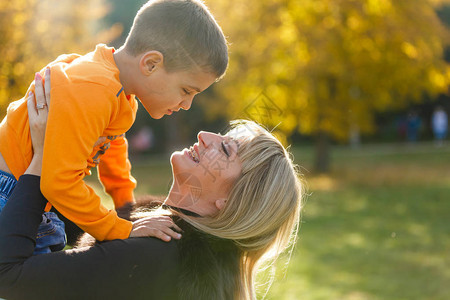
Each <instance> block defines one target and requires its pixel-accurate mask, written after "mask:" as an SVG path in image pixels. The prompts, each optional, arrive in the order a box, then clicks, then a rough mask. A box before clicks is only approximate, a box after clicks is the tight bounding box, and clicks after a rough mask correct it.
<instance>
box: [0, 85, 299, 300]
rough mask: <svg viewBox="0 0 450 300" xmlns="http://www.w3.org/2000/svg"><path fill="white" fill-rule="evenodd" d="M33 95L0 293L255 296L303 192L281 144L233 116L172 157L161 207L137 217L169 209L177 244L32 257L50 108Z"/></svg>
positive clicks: (134, 243) (0, 251)
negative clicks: (258, 276)
mask: <svg viewBox="0 0 450 300" xmlns="http://www.w3.org/2000/svg"><path fill="white" fill-rule="evenodd" d="M36 88H39V89H43V88H42V86H39V87H36ZM38 95H39V96H37V99H36V102H37V106H38V107H39V108H40V109H39V110H37V109H36V104H35V102H34V100H33V98H32V97H30V99H28V111H29V119H30V129H31V136H32V141H33V149H34V157H33V160H32V162H31V164H30V166H29V167H28V169H27V171H26V173H25V174H24V175H23V176H22V177H21V178H20V180H19V182H18V184H17V186H16V188H15V190H14V192H13V195H12V196H11V198H10V200H9V201H8V203H7V204H6V206H5V208H4V210H3V212H2V214H1V215H0V297H3V298H6V299H41V298H42V299H44V298H45V299H53V298H55V299H56V298H59V299H100V298H102V299H254V298H256V296H255V291H254V281H255V273H256V271H257V269H258V266H260V265H261V264H262V263H263V262H266V261H267V260H272V261H273V260H275V259H276V258H277V256H278V255H279V254H280V253H281V252H282V251H283V250H285V248H286V247H288V246H289V245H291V246H293V244H294V242H295V238H296V234H297V229H298V221H299V214H300V204H301V195H302V188H301V184H300V181H299V179H298V177H297V173H296V171H295V168H294V165H293V164H292V162H291V160H290V158H289V156H288V153H287V152H286V150H285V149H284V148H283V146H282V145H281V144H280V143H279V141H278V140H276V139H275V138H274V137H273V136H272V135H271V134H270V133H268V132H267V131H265V130H264V129H262V128H261V127H259V126H257V125H256V124H255V123H252V122H240V123H236V124H235V125H234V129H232V130H231V131H230V132H229V133H228V134H227V135H225V136H221V135H217V134H213V133H208V132H200V133H199V134H198V143H196V144H195V145H194V146H193V147H191V148H190V149H184V150H183V151H180V152H175V153H173V154H172V156H171V165H172V171H173V179H174V181H173V182H174V183H173V185H172V187H171V189H170V191H169V195H168V196H167V199H166V200H165V205H164V206H163V207H160V208H158V209H154V210H151V211H141V212H138V213H137V214H135V219H138V220H139V219H140V218H143V217H146V216H149V215H155V214H156V215H161V216H162V215H170V216H171V217H172V218H173V219H174V221H175V224H176V225H177V226H179V227H180V228H181V229H182V230H183V237H182V238H181V239H180V240H175V239H172V240H171V241H170V242H168V243H167V242H163V241H161V240H158V239H155V238H130V239H127V240H114V241H108V242H104V243H97V244H95V245H92V246H87V247H82V248H78V249H73V250H67V251H60V252H53V253H48V254H42V255H38V256H32V253H33V251H34V243H35V237H36V231H37V228H38V225H39V223H40V222H41V215H42V212H43V210H44V207H45V204H46V200H45V198H44V197H43V196H42V194H41V193H40V190H39V182H40V178H39V175H40V171H41V170H40V168H41V163H42V155H43V150H42V149H43V140H44V131H45V121H46V114H47V107H48V105H47V106H45V105H43V104H45V102H46V99H45V96H44V95H45V93H44V92H42V93H38ZM48 100H49V99H48ZM12 224H14V225H12Z"/></svg>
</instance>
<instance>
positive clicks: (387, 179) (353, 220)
mask: <svg viewBox="0 0 450 300" xmlns="http://www.w3.org/2000/svg"><path fill="white" fill-rule="evenodd" d="M295 152H296V153H297V155H296V157H299V158H300V159H301V158H302V154H303V153H302V149H301V147H300V148H298V147H297V148H295ZM303 156H305V157H306V158H307V159H308V158H309V159H310V157H311V156H310V155H309V156H308V155H307V153H306V155H303ZM297 162H298V163H302V162H301V161H297ZM333 163H334V164H333V171H332V172H331V174H330V175H328V176H314V175H308V174H306V177H307V180H308V182H309V193H310V196H309V197H308V198H307V200H306V203H305V206H304V210H303V217H302V225H301V229H300V234H299V242H298V245H297V247H296V249H295V250H294V254H293V255H292V258H291V260H290V264H289V266H288V268H287V272H286V271H284V272H283V271H282V270H283V264H282V263H280V264H279V269H280V270H281V272H279V273H278V275H277V277H276V280H275V282H274V284H273V286H272V288H271V290H270V292H269V295H268V297H267V298H268V299H277V300H278V299H305V300H313V299H314V300H315V299H348V300H359V299H361V300H362V299H383V300H388V299H392V300H394V299H395V300H399V299H417V300H419V299H420V300H424V299H436V300H437V299H442V300H443V299H450V255H449V251H450V149H449V148H434V147H433V146H432V145H420V146H417V147H416V148H415V147H414V146H397V147H395V146H394V147H393V146H372V147H364V148H361V149H359V150H352V149H348V148H338V149H336V151H334V155H333ZM308 164H310V160H309V161H308V162H306V161H305V165H308ZM284 269H286V268H284Z"/></svg>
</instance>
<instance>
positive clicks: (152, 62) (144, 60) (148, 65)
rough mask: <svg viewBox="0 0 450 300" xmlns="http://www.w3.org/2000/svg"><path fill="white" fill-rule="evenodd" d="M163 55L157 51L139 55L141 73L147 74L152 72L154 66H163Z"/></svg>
mask: <svg viewBox="0 0 450 300" xmlns="http://www.w3.org/2000/svg"><path fill="white" fill-rule="evenodd" d="M163 60H164V55H163V54H162V53H161V52H159V51H148V52H145V53H144V54H143V55H142V56H141V60H140V61H139V69H140V70H141V73H142V74H143V75H145V76H148V75H150V74H152V73H153V72H154V70H155V69H156V67H162V66H163Z"/></svg>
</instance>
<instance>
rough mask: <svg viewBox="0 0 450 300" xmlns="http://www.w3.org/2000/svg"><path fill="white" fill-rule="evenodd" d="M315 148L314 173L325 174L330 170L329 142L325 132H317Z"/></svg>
mask: <svg viewBox="0 0 450 300" xmlns="http://www.w3.org/2000/svg"><path fill="white" fill-rule="evenodd" d="M315 148H316V149H315V162H314V171H315V172H317V173H327V172H328V171H329V170H330V142H329V138H328V135H327V133H326V132H324V131H319V132H318V134H317V136H316V144H315Z"/></svg>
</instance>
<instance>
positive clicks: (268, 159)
mask: <svg viewBox="0 0 450 300" xmlns="http://www.w3.org/2000/svg"><path fill="white" fill-rule="evenodd" d="M233 126H234V127H233V129H232V130H231V131H230V132H229V133H228V134H229V135H231V136H234V138H236V139H237V140H238V141H239V149H238V156H239V159H240V160H241V162H242V174H241V175H240V177H239V178H238V179H237V180H236V182H235V183H234V185H233V187H232V189H231V191H230V194H229V196H228V199H227V202H226V205H225V207H224V208H223V209H222V210H221V211H220V212H219V213H218V215H216V216H213V217H203V218H193V217H189V216H185V215H182V216H181V217H182V218H183V219H185V220H186V221H187V222H188V223H190V224H191V225H193V226H194V227H196V228H197V229H199V230H201V231H203V232H206V233H209V234H211V235H214V236H217V237H220V238H225V239H230V240H233V241H234V242H235V244H236V245H237V246H238V248H239V249H240V251H241V260H240V274H239V278H237V280H238V282H239V290H238V291H236V297H235V298H236V299H255V297H256V296H255V290H254V285H255V276H256V273H257V270H258V267H259V266H261V264H262V263H263V262H266V261H268V260H272V261H274V260H275V259H276V258H277V257H278V256H279V254H281V253H282V252H283V251H284V250H285V249H286V248H287V247H289V246H292V247H293V245H294V244H295V242H296V237H297V231H298V226H299V218H300V209H301V199H302V194H303V190H302V184H301V181H300V179H299V173H298V171H297V169H296V166H295V165H294V164H293V162H292V160H291V158H290V155H289V153H288V152H287V151H286V149H285V148H284V147H283V146H282V144H281V143H280V142H279V141H278V140H277V139H276V138H275V137H274V136H273V135H272V134H271V133H269V132H268V131H266V130H265V129H263V128H262V127H261V126H259V125H257V124H256V123H254V122H251V121H242V120H241V121H235V122H233ZM219 284H220V283H219Z"/></svg>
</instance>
